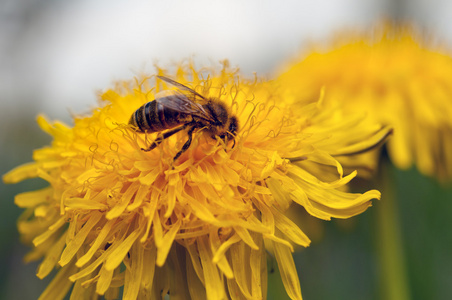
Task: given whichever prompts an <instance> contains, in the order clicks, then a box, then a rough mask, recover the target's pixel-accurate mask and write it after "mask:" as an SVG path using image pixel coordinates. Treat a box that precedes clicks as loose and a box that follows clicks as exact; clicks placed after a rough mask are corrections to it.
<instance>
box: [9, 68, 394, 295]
mask: <svg viewBox="0 0 452 300" xmlns="http://www.w3.org/2000/svg"><path fill="white" fill-rule="evenodd" d="M208 72H210V75H209V76H208V77H207V78H208V79H203V76H204V78H205V77H206V74H208ZM176 73H177V75H176V76H175V77H173V78H175V79H176V80H177V82H179V83H181V84H183V85H184V86H185V87H190V88H193V89H194V90H195V91H196V93H197V94H199V95H200V96H201V97H204V98H206V99H208V98H209V97H214V98H216V99H219V100H220V101H221V102H222V103H224V104H225V106H226V107H227V109H228V110H229V111H228V114H230V115H234V116H236V118H237V120H238V125H237V130H236V132H235V137H233V138H234V142H232V141H231V140H230V139H229V140H228V139H227V138H225V137H226V136H228V134H226V135H224V134H223V136H222V135H221V134H220V133H217V134H216V135H212V134H211V133H210V134H209V133H206V131H205V130H204V129H205V127H202V128H199V126H198V127H197V128H196V130H194V131H193V140H192V143H191V145H190V146H189V147H188V148H187V150H186V151H184V152H183V153H182V154H181V155H180V157H178V158H177V159H174V157H175V156H176V154H177V153H178V152H179V151H180V150H181V149H182V147H183V145H184V144H185V143H186V141H187V139H188V133H187V130H181V131H179V132H177V133H175V134H174V135H173V136H171V137H169V138H166V139H163V140H161V143H160V144H159V145H158V146H157V147H155V149H153V150H151V151H143V150H142V148H144V149H147V148H149V146H150V145H152V143H153V141H154V140H156V139H157V138H158V136H161V135H160V133H158V132H157V133H140V132H138V131H136V129H137V128H134V127H133V126H131V125H129V124H128V122H129V119H130V117H131V116H132V114H133V113H134V112H135V111H136V110H137V109H138V108H139V107H140V106H142V105H144V104H145V103H147V102H150V101H153V100H154V99H155V97H156V94H157V97H166V96H164V95H173V96H174V95H177V96H178V97H187V98H188V97H190V96H187V95H185V94H180V93H183V92H184V91H181V89H182V90H183V89H184V87H181V86H179V87H177V86H173V85H171V84H168V82H167V81H168V80H165V81H162V80H161V79H160V78H161V77H155V76H151V77H149V78H144V79H143V80H142V81H136V82H134V83H131V82H122V83H120V84H118V85H117V86H116V88H115V89H113V90H108V91H107V92H105V93H104V94H103V95H102V96H101V100H102V103H101V105H100V107H99V108H97V109H95V110H94V111H93V112H92V114H91V115H90V116H86V117H77V118H75V120H74V126H73V127H69V126H67V125H64V124H62V123H60V122H54V123H50V122H48V121H47V120H46V119H45V118H44V117H42V116H40V117H39V118H38V123H39V125H40V126H41V128H42V129H43V130H44V131H46V132H47V133H49V134H50V135H51V136H52V137H53V142H52V145H51V146H49V147H45V148H43V149H39V150H36V151H35V152H34V162H33V163H30V164H27V165H23V166H20V167H18V168H16V169H14V170H12V171H10V172H9V173H8V174H6V175H5V176H4V177H3V179H4V181H5V182H8V183H15V182H19V181H21V180H24V179H27V178H32V177H40V178H43V179H44V180H46V181H47V182H49V184H50V186H49V187H47V188H44V189H42V190H38V191H32V192H26V193H23V194H19V195H17V196H16V198H15V203H16V204H17V205H18V206H20V207H23V208H25V209H26V210H25V212H24V213H23V215H22V216H21V218H20V219H19V222H18V227H19V231H20V233H21V234H22V236H23V237H24V240H25V241H29V242H32V244H33V246H34V248H33V250H32V251H31V252H30V253H29V254H28V255H27V257H26V260H36V259H41V258H43V260H42V263H41V264H40V266H39V268H38V271H37V276H38V277H39V278H43V277H45V276H47V275H48V274H49V273H50V272H51V271H52V270H54V269H55V268H56V269H58V272H57V274H56V276H55V278H54V279H53V281H52V282H51V283H50V285H49V286H48V288H47V289H46V290H45V291H44V292H43V294H42V295H41V299H61V298H63V297H64V296H65V295H66V294H67V292H68V291H69V290H70V289H71V287H72V286H73V287H72V292H71V293H72V294H71V297H72V298H74V299H84V298H85V297H88V296H90V297H93V296H94V295H96V294H97V295H104V297H105V298H106V299H115V298H117V297H119V293H120V287H122V286H123V287H124V289H123V298H124V299H137V298H138V299H160V298H161V297H163V295H166V294H167V293H170V296H171V297H178V296H179V297H181V298H188V297H190V298H193V299H205V298H207V299H225V298H232V299H239V298H240V299H242V298H246V299H265V298H266V289H267V281H266V280H267V265H266V253H267V252H266V250H265V249H266V247H269V248H271V249H272V251H273V253H274V256H275V258H276V261H277V263H278V266H279V269H280V272H281V275H282V279H283V282H284V285H285V287H286V290H287V293H288V295H289V296H290V297H291V298H293V299H300V298H301V291H300V284H299V280H298V275H297V272H296V269H295V264H294V261H293V259H292V256H291V251H292V250H293V245H301V246H304V247H306V246H308V245H309V243H310V241H309V238H308V237H307V236H306V235H305V234H304V233H303V231H302V230H301V229H300V228H298V227H297V226H296V225H295V224H294V223H293V222H292V221H290V219H289V218H288V217H287V216H285V214H284V211H285V210H287V208H288V207H289V206H290V205H291V204H298V205H302V206H304V207H305V209H306V210H307V211H308V212H309V213H310V214H312V215H313V216H316V217H318V218H320V219H325V220H329V219H330V218H331V217H334V218H348V217H351V216H353V215H356V214H359V213H361V212H363V211H364V210H366V209H367V208H368V207H369V206H370V205H371V202H370V201H371V200H372V199H379V198H380V193H379V192H378V191H376V190H371V191H368V192H366V193H364V194H352V193H347V192H344V191H342V190H341V189H342V188H343V187H344V186H345V185H346V184H347V183H348V182H349V181H350V180H351V179H352V178H353V177H354V176H355V175H356V172H352V173H350V174H347V175H344V174H343V169H342V167H341V165H340V164H339V163H338V161H337V160H336V159H335V158H334V155H335V154H337V155H344V154H347V153H349V154H350V153H352V152H359V150H360V149H361V150H362V149H365V148H366V147H368V146H369V143H371V144H378V142H379V141H380V139H381V134H382V133H383V134H386V133H387V132H388V129H387V128H382V127H381V126H379V125H374V126H360V124H361V121H362V120H361V119H360V118H354V119H351V120H349V121H348V122H346V123H344V124H338V123H337V122H332V121H331V120H332V119H333V118H334V111H331V110H324V109H323V108H322V105H321V103H314V104H312V105H307V106H305V107H303V108H302V109H299V108H296V109H295V108H291V106H289V105H287V104H285V101H284V99H283V98H281V97H280V94H279V93H278V92H277V91H276V90H274V89H273V88H272V86H271V85H270V84H268V83H258V82H257V81H245V80H239V77H238V74H237V72H236V71H235V70H231V69H230V68H228V67H227V66H226V64H225V67H224V68H223V69H222V71H221V72H215V71H214V70H201V71H198V70H195V69H194V68H193V67H192V66H191V65H189V66H181V67H180V68H179V69H178V71H177V72H176ZM159 75H165V76H166V77H171V76H168V75H166V74H165V72H163V71H162V70H160V71H159ZM176 85H177V84H176ZM177 88H178V89H179V91H177ZM168 90H169V91H170V92H169V93H168V92H165V91H168ZM162 93H163V96H161V95H162ZM192 96H193V93H192ZM168 97H169V96H168ZM159 99H160V98H159ZM186 104H188V103H186ZM204 108H205V107H204ZM167 116H168V115H167V114H166V115H163V116H162V115H160V116H159V117H158V118H159V120H160V121H161V123H162V124H163V121H162V120H164V119H165V117H167ZM179 117H180V118H182V117H181V116H179ZM164 122H166V123H168V122H170V120H168V119H166V120H165V121H164ZM186 122H189V121H186ZM191 124H193V123H191ZM229 128H230V127H229ZM188 131H189V130H188ZM229 137H230V138H232V136H230V135H229ZM331 175H335V178H334V180H331V181H327V180H325V178H331ZM264 241H265V245H264Z"/></svg>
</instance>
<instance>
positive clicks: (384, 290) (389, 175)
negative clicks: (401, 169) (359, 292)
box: [375, 160, 410, 300]
mask: <svg viewBox="0 0 452 300" xmlns="http://www.w3.org/2000/svg"><path fill="white" fill-rule="evenodd" d="M392 171H393V169H392V166H391V165H390V163H389V162H388V161H384V160H382V162H381V169H380V174H379V175H380V182H379V183H380V186H379V187H380V190H381V193H382V197H381V200H380V201H379V202H378V203H376V205H375V206H376V225H375V226H376V230H377V243H378V245H377V247H378V262H379V277H380V278H379V279H380V286H381V291H380V292H381V299H388V300H408V299H410V292H409V288H408V280H407V272H406V266H405V256H404V255H403V253H404V252H403V241H402V238H401V236H402V235H401V228H400V224H399V221H398V219H399V217H400V215H399V213H398V211H397V203H396V197H395V190H394V186H393V181H394V179H395V178H394V174H393V172H392Z"/></svg>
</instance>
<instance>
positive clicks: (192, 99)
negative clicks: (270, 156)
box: [129, 76, 239, 161]
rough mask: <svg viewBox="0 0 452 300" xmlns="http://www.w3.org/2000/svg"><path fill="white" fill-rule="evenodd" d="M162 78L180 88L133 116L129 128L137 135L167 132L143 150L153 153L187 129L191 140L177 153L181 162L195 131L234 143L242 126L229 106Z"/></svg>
mask: <svg viewBox="0 0 452 300" xmlns="http://www.w3.org/2000/svg"><path fill="white" fill-rule="evenodd" d="M157 77H158V78H159V79H161V80H163V81H165V82H166V83H169V84H171V85H174V86H175V87H177V89H178V90H177V91H176V93H174V94H171V95H167V96H163V97H157V98H156V99H154V100H152V101H150V102H147V103H146V104H144V105H143V106H141V107H140V108H138V109H137V110H136V111H135V112H134V113H133V114H132V116H131V117H130V120H129V125H132V127H134V129H135V130H136V131H137V132H147V133H153V132H162V131H165V132H163V133H162V134H161V135H159V136H158V137H157V139H156V140H155V141H154V142H153V143H152V144H151V145H150V146H149V148H141V150H143V151H151V150H152V149H154V148H155V147H157V146H158V145H159V144H160V143H161V142H162V141H163V140H165V139H167V138H169V137H170V136H172V135H174V134H175V133H177V132H179V131H181V130H187V134H188V140H187V141H186V142H185V144H184V145H183V146H182V149H181V150H180V151H179V152H178V153H177V154H176V156H175V157H174V159H173V161H175V160H176V159H178V158H179V157H180V156H181V155H182V153H184V152H185V151H186V150H187V149H188V148H189V147H190V145H191V142H192V139H193V132H194V131H195V130H203V131H205V132H207V133H208V134H210V137H211V138H212V139H216V137H219V138H220V139H221V140H223V141H224V143H225V144H226V145H227V144H228V142H229V141H231V140H233V141H234V143H233V145H232V148H233V147H234V146H235V136H236V133H237V130H238V127H239V124H238V120H237V117H236V116H234V115H231V114H230V112H229V110H228V108H227V107H226V105H225V104H224V103H223V102H221V101H220V100H219V99H217V98H205V97H204V96H202V95H200V94H199V93H197V92H196V91H194V90H192V89H191V88H189V87H187V86H185V85H183V84H181V83H179V82H176V81H174V80H172V79H170V78H167V77H163V76H157Z"/></svg>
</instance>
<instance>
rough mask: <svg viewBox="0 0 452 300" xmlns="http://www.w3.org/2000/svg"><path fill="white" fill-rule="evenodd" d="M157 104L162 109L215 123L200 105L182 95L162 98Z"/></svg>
mask: <svg viewBox="0 0 452 300" xmlns="http://www.w3.org/2000/svg"><path fill="white" fill-rule="evenodd" d="M158 101H159V103H161V104H162V105H163V106H164V107H166V108H169V109H172V110H175V111H178V112H180V113H184V114H191V115H193V116H197V117H199V118H201V119H204V120H207V121H210V122H215V120H214V118H213V117H212V114H210V113H209V112H207V111H206V110H205V109H204V107H202V105H201V104H199V103H197V102H194V101H193V100H191V99H189V98H188V97H187V96H186V95H184V94H179V93H177V94H173V95H169V96H165V97H162V98H158Z"/></svg>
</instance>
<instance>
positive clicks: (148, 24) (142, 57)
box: [0, 0, 452, 122]
mask: <svg viewBox="0 0 452 300" xmlns="http://www.w3.org/2000/svg"><path fill="white" fill-rule="evenodd" d="M404 2H406V4H407V5H404ZM449 2H451V1H446V0H434V1H427V0H415V1H408V0H406V1H390V0H386V1H377V0H320V1H314V0H312V1H295V0H291V1H262V0H261V1H258V0H252V1H239V0H233V1H211V0H210V1H209V0H198V1H183V0H171V1H139V0H133V1H111V0H101V1H87V0H83V1H44V0H41V1H31V0H19V1H17V0H16V1H14V0H6V1H5V0H3V1H0V13H1V15H0V59H1V60H0V91H1V94H0V97H1V99H0V100H1V101H0V102H1V104H0V105H1V106H0V110H1V114H0V116H5V117H10V116H11V115H15V114H17V113H20V111H22V110H23V109H24V107H26V108H27V109H29V110H35V111H33V112H35V114H37V113H39V112H43V113H45V114H46V115H47V116H49V117H50V118H51V119H60V120H64V121H66V122H70V112H75V113H79V112H86V111H88V110H89V108H90V107H92V106H94V105H95V104H96V93H97V92H98V91H100V90H105V89H107V88H108V87H110V86H111V83H112V81H114V80H119V79H131V78H132V77H133V76H134V75H136V74H137V73H138V72H140V71H147V72H149V73H152V72H153V71H154V67H153V64H154V63H155V62H159V63H160V64H161V65H162V66H165V65H168V64H169V63H170V62H171V61H180V60H182V59H184V58H187V57H191V56H193V55H195V58H196V60H197V61H199V62H200V63H201V64H208V63H210V62H217V61H219V60H222V59H225V58H228V59H229V60H230V62H231V64H232V65H233V66H240V68H241V70H242V72H243V73H245V75H250V74H252V72H257V73H258V75H267V74H269V73H270V72H271V71H273V70H275V69H276V68H277V66H278V65H280V64H282V63H284V62H285V61H287V60H288V59H290V58H291V57H293V56H294V55H296V53H297V51H299V50H300V49H302V48H303V46H304V43H306V41H307V40H309V39H314V40H316V39H317V40H321V39H322V38H325V37H327V36H329V35H331V34H332V33H333V32H335V31H337V30H340V29H341V28H347V27H348V28H359V27H365V26H370V25H371V24H373V23H375V22H376V21H377V20H379V19H380V18H381V16H385V15H386V16H388V15H395V14H397V15H399V16H402V17H412V18H415V19H416V20H417V22H418V23H419V24H421V26H426V27H427V28H430V29H432V30H433V31H435V32H438V36H441V37H445V39H448V40H449V41H450V40H452V39H450V37H448V36H447V35H448V34H449V35H450V33H451V32H452V30H451V22H450V20H451V17H452V15H451V13H450V12H451V11H452V5H451V4H449Z"/></svg>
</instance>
